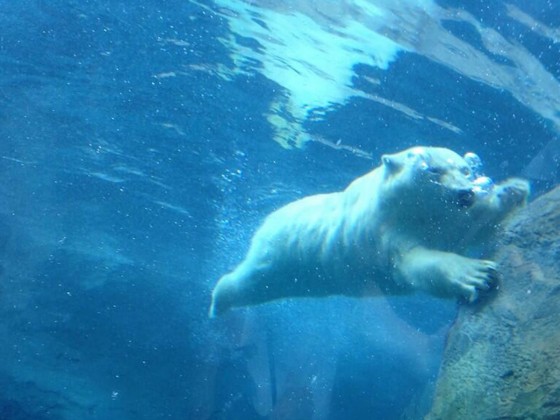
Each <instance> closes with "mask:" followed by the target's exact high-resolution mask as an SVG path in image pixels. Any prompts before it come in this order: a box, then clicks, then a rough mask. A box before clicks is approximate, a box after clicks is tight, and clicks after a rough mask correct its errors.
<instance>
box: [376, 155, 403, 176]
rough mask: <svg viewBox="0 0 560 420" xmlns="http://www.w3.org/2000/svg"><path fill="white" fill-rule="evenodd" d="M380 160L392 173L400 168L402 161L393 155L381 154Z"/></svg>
mask: <svg viewBox="0 0 560 420" xmlns="http://www.w3.org/2000/svg"><path fill="white" fill-rule="evenodd" d="M381 162H382V163H383V166H384V167H385V169H386V170H387V171H388V172H389V173H390V174H394V173H396V172H398V171H400V170H401V169H402V162H400V161H399V159H398V158H397V157H396V156H395V155H383V156H381Z"/></svg>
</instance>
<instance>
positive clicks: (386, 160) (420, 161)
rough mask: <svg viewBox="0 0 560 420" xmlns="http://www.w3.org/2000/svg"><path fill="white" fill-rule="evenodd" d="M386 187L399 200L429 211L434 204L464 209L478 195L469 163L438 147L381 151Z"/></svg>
mask: <svg viewBox="0 0 560 420" xmlns="http://www.w3.org/2000/svg"><path fill="white" fill-rule="evenodd" d="M382 163H383V171H384V173H383V178H384V184H385V185H386V187H387V188H386V189H387V190H390V191H391V192H392V193H393V194H391V195H393V197H394V198H397V197H398V199H399V201H400V203H401V204H405V205H410V206H415V207H417V208H418V209H419V210H420V209H421V208H422V207H424V206H425V205H427V206H428V207H429V209H430V211H436V212H437V207H438V206H443V207H445V208H447V209H449V207H453V208H458V209H468V208H469V207H471V206H472V205H473V204H474V203H475V201H476V200H477V198H478V195H479V194H478V191H479V190H477V182H476V180H477V178H476V175H475V174H474V173H473V172H474V170H473V167H472V164H469V162H468V161H467V160H465V159H464V158H463V157H461V156H459V155H458V154H457V153H455V152H453V151H451V150H449V149H445V148H440V147H414V148H411V149H408V150H405V151H402V152H399V153H396V154H393V155H384V156H383V157H382Z"/></svg>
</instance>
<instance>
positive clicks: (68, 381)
mask: <svg viewBox="0 0 560 420" xmlns="http://www.w3.org/2000/svg"><path fill="white" fill-rule="evenodd" d="M260 3H262V4H260ZM288 3H289V7H288V6H286V7H287V9H288V10H285V9H284V6H283V3H282V2H277V3H276V4H275V2H265V1H263V2H256V4H255V5H253V6H252V7H254V8H256V9H254V10H253V9H252V10H253V11H252V13H253V14H252V15H251V16H253V18H252V19H253V20H254V21H255V22H257V25H258V26H259V27H260V28H266V27H272V24H273V18H272V17H271V16H276V17H278V16H287V15H289V16H295V17H298V18H301V19H303V18H302V16H308V18H309V19H311V20H313V19H315V20H316V21H320V19H319V17H318V15H316V14H313V13H311V12H309V9H306V8H305V7H303V6H302V5H303V4H307V3H305V2H295V3H294V2H288ZM327 3H328V2H327ZM344 4H349V5H352V2H346V3H344ZM411 4H415V2H403V5H402V6H399V7H402V10H398V11H397V12H398V13H396V14H395V16H401V15H400V13H401V12H402V15H403V16H409V15H407V14H406V13H409V12H410V10H413V7H412V6H411ZM508 5H509V6H508ZM246 6H247V3H244V2H242V1H235V2H233V1H232V2H230V3H228V2H226V1H219V2H216V3H213V2H210V1H201V2H191V1H187V0H183V1H166V2H157V1H148V0H143V1H142V2H139V3H135V4H132V3H130V2H122V1H113V0H106V1H97V2H94V1H71V0H66V1H62V0H53V1H49V2H44V1H37V0H21V1H17V2H2V4H1V5H0V27H1V28H2V30H1V33H0V62H1V65H0V86H1V88H0V139H1V140H0V174H1V179H2V180H3V182H2V183H0V226H1V229H0V264H1V272H0V337H1V338H0V340H1V342H2V343H3V345H2V346H0V418H1V419H164V418H166V419H261V418H271V419H281V418H286V419H312V418H313V419H344V418H355V419H370V418H383V419H392V418H399V417H400V416H402V415H404V414H405V413H408V415H409V417H408V418H421V415H422V414H424V413H425V412H426V411H427V410H428V409H429V407H430V395H431V392H432V391H433V386H434V383H435V379H436V377H437V372H438V367H439V362H440V358H441V353H442V349H443V346H444V339H445V332H446V330H447V328H448V327H449V325H450V323H451V322H452V320H453V318H454V316H455V312H456V304H455V303H454V302H444V301H438V300H435V299H432V298H429V297H426V296H412V297H407V298H399V299H347V298H341V297H334V298H328V299H318V300H313V299H305V300H299V301H298V300H290V301H284V302H276V303H271V304H267V305H262V306H260V307H257V308H249V309H241V310H238V311H235V312H234V313H231V314H229V315H227V316H226V317H223V318H219V319H218V320H209V319H208V318H207V311H208V306H209V303H210V292H211V290H212V287H213V285H214V284H215V282H216V281H217V279H218V278H219V277H220V276H221V275H222V274H224V273H225V272H226V271H228V270H229V269H231V268H232V267H233V266H234V265H235V264H236V263H237V262H239V260H240V259H241V258H242V257H243V254H244V252H245V251H246V249H247V247H248V244H249V240H250V237H251V234H252V232H253V231H254V230H255V229H256V227H257V226H258V225H259V223H260V221H262V219H263V218H264V217H265V216H266V215H267V214H268V213H269V212H270V211H272V210H274V209H276V208H278V207H279V206H281V205H283V204H285V203H287V202H289V201H291V200H294V199H297V198H300V197H302V196H304V195H308V194H313V193H319V192H330V191H335V190H339V189H342V188H344V187H345V185H347V184H348V183H349V182H350V181H351V180H352V179H354V178H355V177H357V176H359V175H362V174H363V173H365V172H367V171H368V170H370V169H371V168H373V167H374V166H376V165H377V162H378V161H379V157H380V155H381V154H382V153H386V152H393V151H397V150H400V149H403V148H405V147H409V146H411V145H414V144H429V145H441V146H445V147H449V148H452V149H454V150H456V151H457V152H460V153H464V152H467V151H475V152H477V153H478V154H479V155H480V156H481V157H482V158H483V160H484V162H485V165H486V170H487V173H488V174H489V175H491V176H492V177H493V178H496V179H503V178H506V177H508V176H525V177H529V178H530V179H531V180H532V182H533V186H534V190H535V194H540V193H542V192H544V191H546V190H548V189H550V188H552V187H553V186H554V185H555V184H556V183H557V182H558V180H559V174H560V169H559V166H558V156H560V146H558V139H557V136H558V119H560V105H558V103H556V102H555V99H554V95H553V93H554V92H555V89H557V88H558V85H559V84H560V81H559V78H560V67H559V63H560V42H559V41H558V37H559V35H558V33H559V32H558V31H559V29H558V28H559V27H560V9H559V7H558V5H556V4H553V2H547V1H541V0H539V1H534V2H531V4H526V2H521V1H517V2H507V4H506V2H501V1H491V2H484V1H477V2H469V5H468V6H465V7H466V8H465V9H463V2H456V1H438V2H434V3H431V6H430V7H431V9H430V10H431V11H429V12H426V13H428V15H429V14H430V13H432V15H431V16H433V14H436V12H435V11H434V10H435V9H436V8H437V10H439V12H438V13H439V14H438V16H439V17H437V19H436V18H434V19H436V20H437V21H438V22H440V25H439V26H438V28H439V29H438V30H441V31H442V32H441V33H448V34H450V35H451V36H452V37H453V39H454V40H460V41H461V42H463V43H464V44H457V45H468V46H469V47H472V49H473V51H477V52H478V53H477V54H479V55H477V54H474V53H473V54H474V55H473V58H472V59H471V60H470V62H471V64H472V65H473V67H474V68H475V69H476V68H480V66H482V65H483V64H484V65H490V67H489V68H488V72H489V73H490V74H491V73H492V72H498V71H505V73H504V74H506V75H507V74H508V72H509V70H508V69H511V72H516V73H515V74H517V75H518V76H517V79H515V80H514V81H515V83H513V82H507V83H504V84H503V85H499V83H501V82H496V83H494V84H492V83H489V81H488V80H485V79H484V76H480V77H475V76H473V75H472V74H470V75H469V73H468V72H463V71H462V70H461V67H457V66H455V65H454V64H449V62H451V61H452V59H453V55H451V56H449V57H444V56H439V58H438V56H437V54H436V53H435V52H434V50H433V49H430V42H436V39H437V38H438V37H437V36H436V37H433V38H432V37H430V36H429V35H430V33H429V30H427V32H426V33H424V34H423V35H422V37H420V36H418V39H420V38H422V42H420V41H418V42H417V43H416V41H411V44H409V45H407V46H406V47H403V48H402V49H398V50H396V51H394V54H393V55H388V56H387V57H386V59H387V63H386V65H381V64H380V65H379V66H376V65H373V64H371V63H370V64H368V63H365V64H364V63H363V62H360V60H357V61H356V62H352V61H348V62H347V63H346V70H345V71H346V73H345V72H344V71H342V70H340V71H338V70H337V69H335V68H334V64H335V62H336V63H341V66H342V61H344V60H342V61H340V60H339V59H338V58H337V59H334V58H333V60H331V64H333V68H330V67H329V62H330V61H327V62H326V63H323V62H321V64H320V65H319V67H320V68H321V71H322V72H323V73H321V72H319V71H316V72H310V73H305V72H304V71H303V70H302V69H305V68H311V66H312V65H314V62H313V60H314V56H313V54H311V53H310V52H309V51H311V52H312V51H313V49H311V50H309V51H307V52H305V53H304V54H303V55H302V57H304V58H305V59H306V60H307V59H308V60H309V61H308V62H307V61H305V62H304V63H303V66H302V69H300V70H299V72H296V71H295V70H294V72H293V73H290V71H291V70H290V68H293V66H295V65H296V64H297V63H298V60H299V63H300V64H301V57H294V61H293V62H289V66H288V65H287V66H286V67H285V68H281V65H280V67H274V66H275V65H278V64H277V63H278V62H277V61H276V62H268V59H269V58H276V59H278V58H280V59H281V58H282V54H284V52H285V53H286V54H287V55H288V50H290V49H291V50H294V49H295V47H296V46H295V45H290V44H289V43H288V41H289V40H291V39H292V38H290V36H289V33H288V32H286V33H283V32H281V31H280V32H278V31H276V32H275V33H274V36H275V37H277V38H276V41H278V40H284V41H285V42H286V45H285V47H286V48H287V49H285V50H280V53H279V52H278V50H274V49H273V47H272V45H273V44H267V39H266V37H259V35H258V34H255V33H250V32H247V33H245V34H244V36H242V35H240V34H239V33H237V32H236V31H238V30H239V26H236V22H237V23H239V22H240V16H241V15H240V10H241V9H243V7H246ZM380 7H383V5H381V6H380ZM385 7H388V6H387V5H385ZM392 7H393V9H394V8H395V6H392ZM508 7H510V8H509V9H508ZM511 7H514V9H511ZM442 10H444V11H445V10H461V11H462V12H464V13H466V14H468V17H465V16H467V15H465V16H463V18H462V20H454V19H451V18H449V19H446V18H443V17H442V15H441V13H442ZM521 12H522V14H520V13H521ZM270 13H277V14H270ZM412 15H414V14H411V16H412ZM417 15H418V14H416V15H414V16H417ZM334 16H339V15H338V14H335V15H334ZM355 16H356V15H354V18H355V19H358V18H357V17H355ZM373 16H374V14H372V15H371V16H362V18H363V19H362V21H363V22H366V26H367V25H371V26H368V27H369V28H374V27H375V28H374V29H376V30H379V32H380V33H385V34H386V33H389V31H388V29H387V28H385V32H383V31H381V29H382V28H381V29H380V28H378V27H376V26H375V25H374V24H373V23H372V22H373V20H372V19H373ZM520 16H521V17H520ZM527 16H529V17H530V18H531V19H533V20H534V21H536V22H539V23H540V24H541V26H539V28H541V30H535V29H531V28H530V25H527V24H524V23H523V22H526V19H527ZM267 19H268V20H267ZM341 19H342V18H341ZM302 22H304V21H303V20H302ZM305 22H309V21H307V20H305ZM329 22H330V23H329V25H330V26H328V25H326V26H323V28H326V27H327V26H328V28H329V29H328V30H325V31H324V33H322V35H321V36H326V37H328V36H330V35H332V34H336V37H338V38H336V39H339V40H343V41H344V40H349V39H351V38H352V35H353V34H352V33H350V32H344V30H346V29H345V28H349V27H350V26H348V21H344V22H343V21H337V20H335V19H333V18H332V16H331V18H330V20H329ZM368 22H369V23H368ZM243 24H246V23H243ZM394 25H395V26H394V27H392V28H390V29H391V30H393V33H395V34H399V33H400V32H399V30H400V29H402V28H400V27H399V19H398V18H396V20H395V22H394ZM477 25H479V26H477ZM242 27H243V25H241V28H242ZM284 27H285V28H286V30H288V29H294V28H295V29H298V25H295V26H294V27H291V26H290V25H284ZM421 27H426V25H421ZM299 28H300V30H304V29H305V28H311V29H309V30H310V31H312V30H314V31H315V34H318V32H317V31H318V29H313V28H314V27H313V26H310V25H309V24H308V23H306V24H305V25H303V24H302V25H301V26H299ZM481 28H482V29H492V30H494V31H496V32H497V33H498V34H500V35H501V36H503V38H504V40H505V41H506V42H507V43H508V44H507V45H509V46H510V47H511V48H513V49H512V50H511V49H510V50H507V51H506V52H504V53H503V54H499V53H497V52H496V51H489V50H488V48H489V46H488V45H487V44H485V43H484V36H485V35H484V32H483V31H482V30H481ZM542 28H545V29H542ZM555 28H556V29H555ZM348 30H350V29H348ZM372 30H373V29H372ZM441 33H440V35H439V36H440V37H441ZM481 33H482V34H483V35H481ZM296 34H297V31H296ZM321 39H323V38H321ZM325 39H329V42H330V43H333V42H334V41H333V39H334V38H325ZM406 39H408V38H407V37H405V36H402V37H399V36H394V39H393V41H394V42H397V43H398V42H400V43H403V45H404V43H405V41H406ZM454 42H455V41H454ZM457 42H458V41H457ZM330 43H327V45H328V46H332V49H330V48H329V49H328V51H327V52H328V54H332V56H333V57H338V56H337V55H336V54H342V53H345V52H344V51H346V53H348V54H349V50H343V49H341V50H337V49H336V48H335V46H334V44H330ZM274 45H276V44H274ZM311 45H313V43H312V44H311ZM236 48H237V50H236ZM243 48H246V49H245V50H244V49H243ZM353 48H354V49H356V46H354V47H353ZM337 51H338V52H337ZM340 51H342V53H341V52H340ZM450 51H451V49H450ZM465 51H466V50H463V51H461V50H458V51H457V53H456V56H455V57H456V58H457V57H459V56H460V55H461V54H463V53H464V52H465ZM469 51H470V50H469ZM508 51H509V52H508ZM243 54H245V55H243ZM274 54H280V56H274ZM328 54H327V55H328ZM369 54H371V52H370V53H369ZM240 56H243V57H244V58H243V60H242V61H243V63H242V64H240ZM341 57H344V55H343V56H341ZM364 57H365V56H364ZM482 57H486V58H487V60H488V61H487V62H486V61H484V63H482V61H481V62H477V60H481V59H482ZM286 60H288V59H287V58H286ZM380 60H381V58H380ZM446 60H451V61H449V62H448V61H446ZM516 60H518V61H516ZM527 60H530V63H531V65H533V64H535V63H537V64H538V65H539V66H540V67H539V69H540V70H539V72H536V70H535V67H534V66H530V65H527V67H523V63H529V61H527ZM280 61H282V60H280ZM271 63H272V64H271ZM275 63H276V64H275ZM315 64H316V63H315ZM290 66H292V67H290ZM286 69H288V70H286ZM504 69H505V70H504ZM524 72H525V73H524ZM296 73H297V74H298V77H305V78H306V79H305V80H306V81H308V82H309V83H312V84H313V86H315V85H314V84H315V83H319V82H321V83H324V84H320V85H319V84H318V85H317V86H329V88H328V89H325V90H324V91H321V89H319V88H316V89H313V90H312V92H311V93H312V94H313V98H314V99H313V100H314V101H315V102H312V105H313V106H311V105H308V106H307V108H306V107H305V104H302V103H301V101H299V102H298V98H301V96H298V95H299V94H298V92H297V88H298V86H301V85H302V83H301V80H303V79H301V80H300V81H298V82H297V83H295V84H294V83H292V82H291V81H290V80H289V78H288V76H289V75H290V74H292V76H295V75H296ZM345 75H346V76H345ZM348 75H350V76H348ZM337 77H340V79H339V78H337ZM344 77H346V79H344ZM504 77H506V76H504ZM506 78H507V77H506ZM296 80H299V79H296ZM343 80H345V82H343ZM500 80H504V79H503V78H502V79H500ZM283 81H285V83H283ZM325 83H326V84H325ZM344 83H346V87H347V88H348V90H349V91H351V92H350V93H348V92H346V91H344V92H346V93H344V92H342V93H340V94H338V95H334V94H333V89H335V88H336V87H337V86H338V87H343V85H344ZM520 86H521V87H520ZM543 92H544V93H543ZM546 92H551V94H550V96H547V95H546ZM308 94H309V93H308ZM304 97H305V96H304ZM380 98H382V99H383V100H380ZM273 103H280V104H282V105H281V106H280V108H273V107H271V104H273ZM310 103H311V102H310ZM403 107H404V108H403ZM403 110H404V111H403ZM409 110H413V111H414V112H411V111H409ZM270 115H279V116H281V117H282V118H283V120H284V121H286V122H287V124H288V126H289V127H291V128H292V129H293V130H295V131H294V132H296V133H300V134H302V135H303V137H304V140H303V141H302V142H300V143H298V144H299V145H300V146H301V147H293V148H284V147H282V146H281V143H280V142H279V140H278V137H279V133H280V132H281V127H282V125H281V124H280V125H278V124H277V125H275V124H274V122H273V121H274V120H272V119H270V118H269V116H270ZM434 121H436V122H434ZM441 122H444V123H445V124H443V123H441ZM292 133H293V132H292ZM275 139H276V141H275ZM296 143H297V142H296V141H295V136H294V135H293V134H292V135H291V137H290V144H296ZM341 145H343V146H346V147H347V148H341V147H340V146H341ZM357 151H359V152H357ZM543 151H544V155H543V154H542V152H543ZM539 154H540V155H539ZM539 156H540V158H539ZM536 158H537V159H541V160H538V161H536V163H534V162H535V161H534V159H536ZM531 162H533V165H531Z"/></svg>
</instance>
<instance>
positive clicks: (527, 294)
mask: <svg viewBox="0 0 560 420" xmlns="http://www.w3.org/2000/svg"><path fill="white" fill-rule="evenodd" d="M496 249H497V252H496V255H495V261H496V262H498V264H499V266H500V271H501V273H502V281H501V285H500V286H499V288H498V290H497V291H496V292H495V293H492V294H491V295H490V296H489V297H488V298H487V299H485V301H481V302H479V303H478V304H476V305H465V306H462V307H461V308H460V310H459V314H458V316H457V320H456V321H455V323H454V325H453V326H452V328H451V330H450V332H449V335H448V338H447V343H446V349H445V352H444V357H443V362H442V366H441V370H440V374H439V378H438V381H437V386H436V392H435V395H434V401H433V405H432V408H431V412H430V413H429V414H428V415H427V417H426V418H427V419H430V420H435V419H498V418H500V419H505V418H507V419H553V418H554V419H558V418H560V326H559V324H560V187H558V188H556V189H555V190H553V191H551V192H549V193H548V194H546V195H544V196H542V197H540V198H538V199H537V200H535V201H534V202H533V203H531V204H530V205H529V206H527V207H525V208H524V209H523V210H521V211H519V212H517V213H516V214H515V215H513V216H512V218H510V219H509V220H508V222H506V224H505V226H504V230H503V232H502V233H501V234H500V235H499V237H498V239H497V248H496Z"/></svg>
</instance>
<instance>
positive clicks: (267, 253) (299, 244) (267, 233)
mask: <svg viewBox="0 0 560 420" xmlns="http://www.w3.org/2000/svg"><path fill="white" fill-rule="evenodd" d="M468 171H469V168H468V165H467V163H466V162H465V160H464V159H463V158H461V157H460V156H459V155H457V154H456V153H454V152H452V151H451V150H448V149H443V148H430V147H422V148H419V147H416V148H413V149H408V150H405V151H403V152H400V153H396V154H394V155H385V156H383V158H382V165H381V166H380V167H378V168H376V169H374V170H373V171H371V172H369V173H368V174H366V175H364V176H362V177H360V178H358V179H356V180H355V181H354V182H352V183H351V184H350V185H349V186H348V187H347V188H346V190H344V191H342V192H337V193H332V194H320V195H314V196H310V197H306V198H303V199H301V200H298V201H295V202H292V203H290V204H288V205H286V206H285V207H282V208H281V209H279V210H277V211H275V212H274V213H272V214H270V215H269V216H268V217H267V218H266V220H265V221H264V223H263V224H262V226H261V227H260V228H259V229H258V230H257V232H256V233H255V235H254V237H253V240H252V242H251V247H250V249H249V252H248V253H247V256H246V257H245V259H244V260H243V262H241V264H239V266H237V268H236V269H235V270H234V271H232V272H231V273H229V274H226V275H225V276H223V277H222V278H221V279H220V280H219V282H218V284H217V285H216V287H215V289H214V291H213V294H212V306H211V308H210V315H211V316H216V315H219V314H221V313H223V312H225V311H226V310H228V309H229V308H231V307H235V306H244V305H254V304H259V303H263V302H267V301H271V300H274V299H280V298H286V297H297V296H315V297H317V296H328V295H334V294H340V295H347V296H365V295H369V296H371V295H379V294H405V293H412V292H414V291H417V290H420V291H424V292H427V293H430V294H432V295H435V296H439V297H444V298H458V297H462V298H466V299H467V300H469V301H473V300H475V299H476V297H477V293H478V290H481V289H482V290H484V289H488V288H489V287H491V286H492V285H493V284H494V283H495V282H496V280H497V274H496V267H495V264H494V263H493V262H492V261H487V260H477V259H471V258H466V257H463V256H461V255H458V254H457V253H458V252H461V251H463V250H464V249H465V247H467V246H471V245H480V244H482V243H483V242H484V241H485V240H486V239H487V238H488V236H489V235H490V234H491V233H492V232H493V230H494V229H495V227H496V225H497V224H498V223H499V222H500V221H501V220H502V219H503V218H504V217H505V216H506V215H507V214H508V213H509V212H510V211H511V210H513V209H514V208H516V207H518V206H519V205H521V204H523V203H524V202H525V201H526V198H527V196H528V193H529V186H528V184H527V182H526V181H523V180H520V179H511V180H508V181H506V182H504V183H503V184H500V185H497V186H496V187H495V188H494V189H493V190H492V191H491V192H490V193H489V194H486V195H479V196H477V195H475V194H472V193H471V192H472V191H473V187H474V183H473V180H472V176H471V175H470V174H469V173H468Z"/></svg>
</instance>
